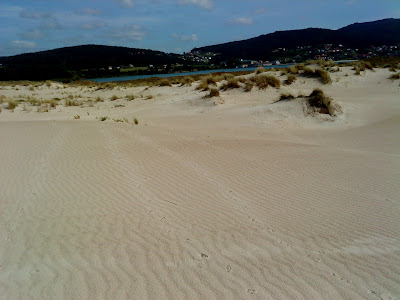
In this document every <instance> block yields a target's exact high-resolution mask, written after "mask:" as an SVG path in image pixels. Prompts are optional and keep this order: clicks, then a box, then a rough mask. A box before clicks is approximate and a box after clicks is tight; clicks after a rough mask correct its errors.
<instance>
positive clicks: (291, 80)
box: [284, 74, 297, 85]
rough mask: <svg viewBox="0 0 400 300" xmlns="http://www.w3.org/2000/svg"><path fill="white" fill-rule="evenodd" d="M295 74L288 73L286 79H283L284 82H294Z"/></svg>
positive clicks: (287, 83)
mask: <svg viewBox="0 0 400 300" xmlns="http://www.w3.org/2000/svg"><path fill="white" fill-rule="evenodd" d="M296 78H297V77H296V75H294V74H289V75H288V77H287V79H286V80H285V81H284V83H285V84H286V85H290V84H292V83H293V82H295V81H296Z"/></svg>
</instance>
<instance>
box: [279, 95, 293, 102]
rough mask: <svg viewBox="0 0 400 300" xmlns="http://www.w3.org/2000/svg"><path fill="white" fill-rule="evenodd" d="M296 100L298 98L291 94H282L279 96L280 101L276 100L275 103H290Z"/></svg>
mask: <svg viewBox="0 0 400 300" xmlns="http://www.w3.org/2000/svg"><path fill="white" fill-rule="evenodd" d="M295 98H296V97H295V96H293V95H292V94H289V93H282V94H281V95H280V96H279V98H278V100H276V101H275V102H280V101H289V100H293V99H295Z"/></svg>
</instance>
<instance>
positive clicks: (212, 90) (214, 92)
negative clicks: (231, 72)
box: [208, 88, 219, 98]
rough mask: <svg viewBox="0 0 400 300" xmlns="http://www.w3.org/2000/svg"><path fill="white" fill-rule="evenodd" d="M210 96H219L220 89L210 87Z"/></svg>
mask: <svg viewBox="0 0 400 300" xmlns="http://www.w3.org/2000/svg"><path fill="white" fill-rule="evenodd" d="M208 96H209V97H210V98H212V97H219V91H218V89H216V88H211V89H210V94H209V95H208Z"/></svg>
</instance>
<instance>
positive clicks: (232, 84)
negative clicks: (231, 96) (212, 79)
mask: <svg viewBox="0 0 400 300" xmlns="http://www.w3.org/2000/svg"><path fill="white" fill-rule="evenodd" d="M238 88H240V84H239V80H238V79H237V78H235V77H234V78H229V79H228V80H227V81H226V83H224V84H223V85H221V87H220V90H222V91H226V90H228V89H238Z"/></svg>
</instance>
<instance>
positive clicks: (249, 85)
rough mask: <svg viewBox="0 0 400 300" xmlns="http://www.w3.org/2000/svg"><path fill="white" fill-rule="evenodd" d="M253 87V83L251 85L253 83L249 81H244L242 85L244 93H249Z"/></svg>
mask: <svg viewBox="0 0 400 300" xmlns="http://www.w3.org/2000/svg"><path fill="white" fill-rule="evenodd" d="M253 87H254V83H253V82H251V81H246V82H245V85H244V91H245V92H251V90H252V89H253Z"/></svg>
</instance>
